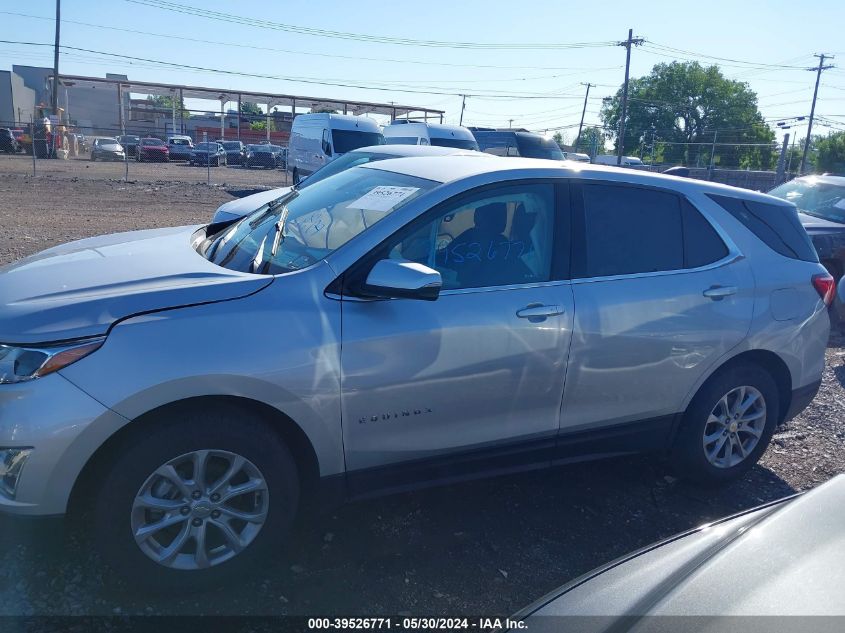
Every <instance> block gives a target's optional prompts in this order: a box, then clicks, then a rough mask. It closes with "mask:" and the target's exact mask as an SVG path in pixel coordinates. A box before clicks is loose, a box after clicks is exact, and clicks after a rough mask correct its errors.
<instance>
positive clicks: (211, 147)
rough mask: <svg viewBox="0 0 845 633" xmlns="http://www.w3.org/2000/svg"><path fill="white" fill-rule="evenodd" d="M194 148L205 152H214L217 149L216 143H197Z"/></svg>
mask: <svg viewBox="0 0 845 633" xmlns="http://www.w3.org/2000/svg"><path fill="white" fill-rule="evenodd" d="M194 149H198V150H201V151H205V152H209V151H211V152H216V151H217V143H200V144H199V145H195V146H194Z"/></svg>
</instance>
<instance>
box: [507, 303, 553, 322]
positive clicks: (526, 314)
mask: <svg viewBox="0 0 845 633" xmlns="http://www.w3.org/2000/svg"><path fill="white" fill-rule="evenodd" d="M563 313H564V309H563V308H562V307H561V306H558V305H540V304H536V303H535V304H531V305H528V306H525V307H524V308H522V309H521V310H517V311H516V316H518V317H519V318H520V319H545V318H546V317H550V316H557V315H558V314H563Z"/></svg>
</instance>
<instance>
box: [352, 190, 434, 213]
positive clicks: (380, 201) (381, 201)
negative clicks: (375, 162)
mask: <svg viewBox="0 0 845 633" xmlns="http://www.w3.org/2000/svg"><path fill="white" fill-rule="evenodd" d="M419 190H420V188H419V187H393V186H389V185H379V186H378V187H374V188H372V189H370V190H369V191H368V192H367V193H365V194H364V195H363V196H361V197H360V198H358V199H357V200H355V201H354V202H350V203H349V204H348V205H347V206H348V207H350V208H352V209H363V210H366V211H390V210H391V209H392V208H393V207H395V206H396V205H397V204H399V203H400V202H402V201H403V200H404V199H405V198H407V197H408V196H412V195H414V194H415V193H416V192H417V191H419Z"/></svg>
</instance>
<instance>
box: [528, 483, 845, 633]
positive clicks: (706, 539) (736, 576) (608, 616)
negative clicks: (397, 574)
mask: <svg viewBox="0 0 845 633" xmlns="http://www.w3.org/2000/svg"><path fill="white" fill-rule="evenodd" d="M690 615H692V616H708V617H711V616H749V615H751V616H761V615H765V616H784V615H845V476H843V475H840V476H839V477H837V478H835V479H833V480H832V481H830V482H828V483H827V484H824V485H822V486H820V487H818V488H816V489H814V490H812V491H810V492H808V493H806V494H804V495H801V496H798V497H795V498H794V499H792V500H788V501H784V502H780V503H775V504H771V505H769V506H764V507H763V508H760V509H758V510H754V511H751V512H747V513H745V514H742V515H740V516H738V517H735V518H731V519H728V520H725V521H721V522H718V523H716V524H713V525H711V526H708V527H705V528H702V529H699V530H696V531H693V532H692V533H688V534H686V535H681V536H679V537H675V538H673V539H669V540H668V541H666V542H664V543H661V544H658V545H656V546H654V547H651V548H646V549H645V550H643V551H641V552H638V553H635V554H633V555H631V556H629V557H627V558H625V559H621V560H620V561H616V562H615V563H611V564H610V565H608V566H606V567H604V568H601V569H599V570H597V571H596V572H592V573H591V574H588V575H587V576H585V577H582V578H580V579H578V580H576V581H574V582H573V583H571V584H570V585H567V586H565V587H563V588H561V589H560V590H558V591H557V592H553V593H552V594H549V595H548V596H546V597H545V598H543V599H542V600H540V601H538V602H537V603H535V604H534V605H532V606H531V607H529V608H528V609H526V610H525V611H523V612H522V613H520V614H519V615H518V617H520V618H528V630H529V631H547V630H549V631H551V630H562V625H563V628H565V620H561V619H560V616H581V617H583V616H590V617H588V618H584V619H583V620H582V621H581V623H580V624H581V628H582V629H584V630H590V631H606V630H608V629H613V627H618V626H620V625H621V623H622V622H623V620H621V618H639V617H640V616H690ZM545 616H557V617H545ZM579 619H580V618H579ZM590 623H592V625H590ZM666 623H667V624H668V622H666ZM632 624H633V622H631V621H630V620H628V621H627V627H625V628H626V630H628V629H631V628H632ZM724 624H725V623H723V625H724ZM796 626H797V625H796ZM585 627H586V628H585ZM645 628H646V629H649V627H648V626H646V627H645ZM706 628H707V627H706V626H705V627H704V629H706ZM717 628H718V627H717ZM579 630H581V629H579ZM614 630H615V629H614Z"/></svg>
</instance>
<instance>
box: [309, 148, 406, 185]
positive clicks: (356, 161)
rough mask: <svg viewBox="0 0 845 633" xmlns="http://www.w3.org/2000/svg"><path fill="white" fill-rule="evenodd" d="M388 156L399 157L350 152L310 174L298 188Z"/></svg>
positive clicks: (391, 155)
mask: <svg viewBox="0 0 845 633" xmlns="http://www.w3.org/2000/svg"><path fill="white" fill-rule="evenodd" d="M387 158H397V156H396V155H394V154H381V153H379V154H376V153H375V152H349V153H348V154H344V155H343V156H341V157H340V158H338V159H336V160H333V161H332V162H330V163H328V164H326V165H323V166H322V167H320V169H318V170H317V171H315V172H314V173H313V174H311V175H310V176H308V177H307V178H306V179H305V180H303V181H301V182H300V183H299V186H298V188H299V189H302V188H303V187H310V186H311V185H313V184H314V183H317V182H320V181H321V180H325V179H326V178H328V177H329V176H334V175H335V174H339V173H340V172H342V171H346V170H347V169H350V168H351V167H357V166H358V165H365V164H367V163H372V162H375V161H378V160H385V159H387Z"/></svg>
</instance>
